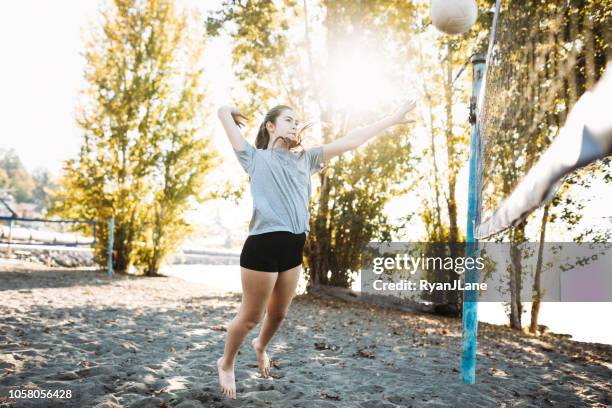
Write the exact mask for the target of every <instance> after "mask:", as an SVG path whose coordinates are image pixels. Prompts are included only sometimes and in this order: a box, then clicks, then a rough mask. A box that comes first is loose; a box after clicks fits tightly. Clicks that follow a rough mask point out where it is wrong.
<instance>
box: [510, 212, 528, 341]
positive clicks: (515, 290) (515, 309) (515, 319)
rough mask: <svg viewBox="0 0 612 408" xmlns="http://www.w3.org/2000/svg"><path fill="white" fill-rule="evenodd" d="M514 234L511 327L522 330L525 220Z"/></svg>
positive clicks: (511, 267)
mask: <svg viewBox="0 0 612 408" xmlns="http://www.w3.org/2000/svg"><path fill="white" fill-rule="evenodd" d="M512 235H513V237H512V243H511V244H510V260H511V265H510V327H512V328H513V329H517V330H521V328H522V324H521V314H522V312H523V305H522V303H521V276H522V265H521V260H522V253H521V246H520V245H521V244H522V243H523V242H524V237H525V221H523V222H521V223H520V224H519V225H518V226H516V227H514V228H513V234H512Z"/></svg>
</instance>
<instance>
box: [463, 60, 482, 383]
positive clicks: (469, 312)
mask: <svg viewBox="0 0 612 408" xmlns="http://www.w3.org/2000/svg"><path fill="white" fill-rule="evenodd" d="M472 64H473V74H472V75H473V76H472V99H471V102H470V122H471V124H472V128H471V132H470V161H469V169H470V174H469V186H468V214H467V246H466V257H472V258H475V257H477V256H478V240H476V239H475V238H474V229H475V227H476V226H477V225H478V224H479V223H480V209H481V202H482V198H481V197H482V194H481V185H482V165H481V155H480V152H481V149H480V146H481V143H480V129H479V127H478V121H477V119H476V114H477V112H476V105H477V100H478V95H479V94H480V88H481V85H482V83H483V78H484V75H485V67H486V64H485V59H484V57H483V56H482V55H481V54H477V55H475V56H474V57H472ZM464 280H465V283H466V284H467V283H477V282H478V270H477V269H476V268H467V269H466V272H465V273H464ZM462 320H463V338H462V346H463V355H462V358H461V378H462V379H463V382H464V383H465V384H474V383H475V382H476V335H477V331H478V298H477V293H476V291H475V290H470V291H464V293H463V314H462Z"/></svg>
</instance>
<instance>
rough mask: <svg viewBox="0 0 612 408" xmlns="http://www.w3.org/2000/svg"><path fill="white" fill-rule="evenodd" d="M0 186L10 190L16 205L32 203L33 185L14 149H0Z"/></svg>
mask: <svg viewBox="0 0 612 408" xmlns="http://www.w3.org/2000/svg"><path fill="white" fill-rule="evenodd" d="M0 170H1V171H0V183H2V184H0V185H4V186H6V187H7V188H9V189H10V191H11V193H12V194H13V196H14V197H15V201H17V202H18V203H22V202H27V203H30V202H32V193H33V192H34V189H35V187H36V186H35V183H34V180H33V179H32V176H31V175H30V173H29V172H28V170H27V169H26V168H25V167H24V166H23V164H22V163H21V159H19V156H18V155H17V153H16V152H15V150H14V149H9V150H5V149H0Z"/></svg>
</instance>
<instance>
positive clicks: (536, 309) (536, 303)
mask: <svg viewBox="0 0 612 408" xmlns="http://www.w3.org/2000/svg"><path fill="white" fill-rule="evenodd" d="M549 208H550V203H549V204H546V206H545V207H544V213H543V214H542V224H541V226H540V246H539V248H538V260H537V264H536V270H535V276H534V277H533V290H532V293H533V295H532V296H533V303H532V305H531V322H530V324H529V332H530V333H533V334H535V333H536V331H537V328H538V314H539V313H540V299H541V298H542V292H541V288H540V276H541V274H542V258H543V253H544V240H545V239H546V223H547V221H548V209H549Z"/></svg>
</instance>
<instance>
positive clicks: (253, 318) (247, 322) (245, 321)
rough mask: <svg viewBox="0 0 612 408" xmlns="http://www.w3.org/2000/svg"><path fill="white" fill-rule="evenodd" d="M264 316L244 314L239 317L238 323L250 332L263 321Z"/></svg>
mask: <svg viewBox="0 0 612 408" xmlns="http://www.w3.org/2000/svg"><path fill="white" fill-rule="evenodd" d="M261 318H262V314H251V313H249V314H243V315H239V316H238V321H239V322H240V324H242V325H243V326H245V327H247V328H248V329H249V330H251V329H252V328H254V327H255V326H257V325H258V324H259V322H260V321H261Z"/></svg>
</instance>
